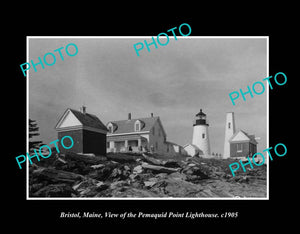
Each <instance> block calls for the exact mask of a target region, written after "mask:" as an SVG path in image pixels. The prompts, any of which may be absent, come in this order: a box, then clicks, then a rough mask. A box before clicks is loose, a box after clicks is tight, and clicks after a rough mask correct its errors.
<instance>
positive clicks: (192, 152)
mask: <svg viewBox="0 0 300 234" xmlns="http://www.w3.org/2000/svg"><path fill="white" fill-rule="evenodd" d="M183 149H184V150H185V152H186V153H187V155H189V156H191V157H194V156H200V155H203V151H202V150H201V149H199V147H198V146H196V145H193V144H186V145H184V146H183Z"/></svg>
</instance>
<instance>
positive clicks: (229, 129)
mask: <svg viewBox="0 0 300 234" xmlns="http://www.w3.org/2000/svg"><path fill="white" fill-rule="evenodd" d="M233 134H235V122H234V112H227V113H226V123H225V140H224V153H223V158H229V157H230V142H229V139H230V138H231V137H232V136H233Z"/></svg>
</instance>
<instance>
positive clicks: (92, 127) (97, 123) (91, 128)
mask: <svg viewBox="0 0 300 234" xmlns="http://www.w3.org/2000/svg"><path fill="white" fill-rule="evenodd" d="M55 130H56V131H57V132H58V139H59V142H60V141H61V139H62V138H63V137H64V136H70V137H72V139H73V144H74V145H73V147H72V148H71V149H69V150H67V149H65V148H63V147H62V146H61V145H59V150H60V152H62V153H65V152H66V151H72V152H74V153H93V154H95V155H103V156H105V155H106V134H107V132H108V129H107V128H106V126H105V125H104V124H103V123H102V122H101V120H100V119H98V117H97V116H95V115H93V114H89V113H87V112H86V107H85V106H82V107H81V108H80V111H78V110H74V109H70V108H68V109H67V110H66V111H65V112H64V113H63V115H62V116H61V117H60V119H59V121H58V123H57V124H56V126H55ZM66 144H67V143H66Z"/></svg>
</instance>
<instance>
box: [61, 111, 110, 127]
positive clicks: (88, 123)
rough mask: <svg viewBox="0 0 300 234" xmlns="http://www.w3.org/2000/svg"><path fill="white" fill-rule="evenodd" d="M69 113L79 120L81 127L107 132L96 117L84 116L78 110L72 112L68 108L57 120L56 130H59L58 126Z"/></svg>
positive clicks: (86, 114)
mask: <svg viewBox="0 0 300 234" xmlns="http://www.w3.org/2000/svg"><path fill="white" fill-rule="evenodd" d="M69 112H72V114H73V115H74V116H75V117H76V118H77V119H78V120H79V122H80V123H81V124H82V126H83V127H90V128H94V129H99V130H104V131H108V129H107V128H106V126H105V125H104V124H103V123H102V122H101V120H100V119H98V117H97V116H95V115H92V114H89V113H85V114H84V113H82V112H80V111H78V110H74V109H71V108H68V109H67V110H66V111H65V112H64V114H63V115H62V117H61V118H60V119H59V121H58V123H57V124H56V126H55V128H56V129H59V126H60V124H61V123H62V122H63V120H64V119H65V118H66V117H67V115H68V113H69Z"/></svg>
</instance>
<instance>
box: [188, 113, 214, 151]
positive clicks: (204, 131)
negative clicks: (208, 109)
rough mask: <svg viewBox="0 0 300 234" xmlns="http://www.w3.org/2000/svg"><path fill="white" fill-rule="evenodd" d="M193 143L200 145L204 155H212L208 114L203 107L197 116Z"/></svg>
mask: <svg viewBox="0 0 300 234" xmlns="http://www.w3.org/2000/svg"><path fill="white" fill-rule="evenodd" d="M192 144H193V145H196V146H198V147H199V149H200V150H202V151H203V154H204V156H210V144H209V136H208V124H207V123H206V114H204V113H203V112H202V109H200V112H199V113H198V114H196V117H195V122H194V124H193V141H192Z"/></svg>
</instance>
